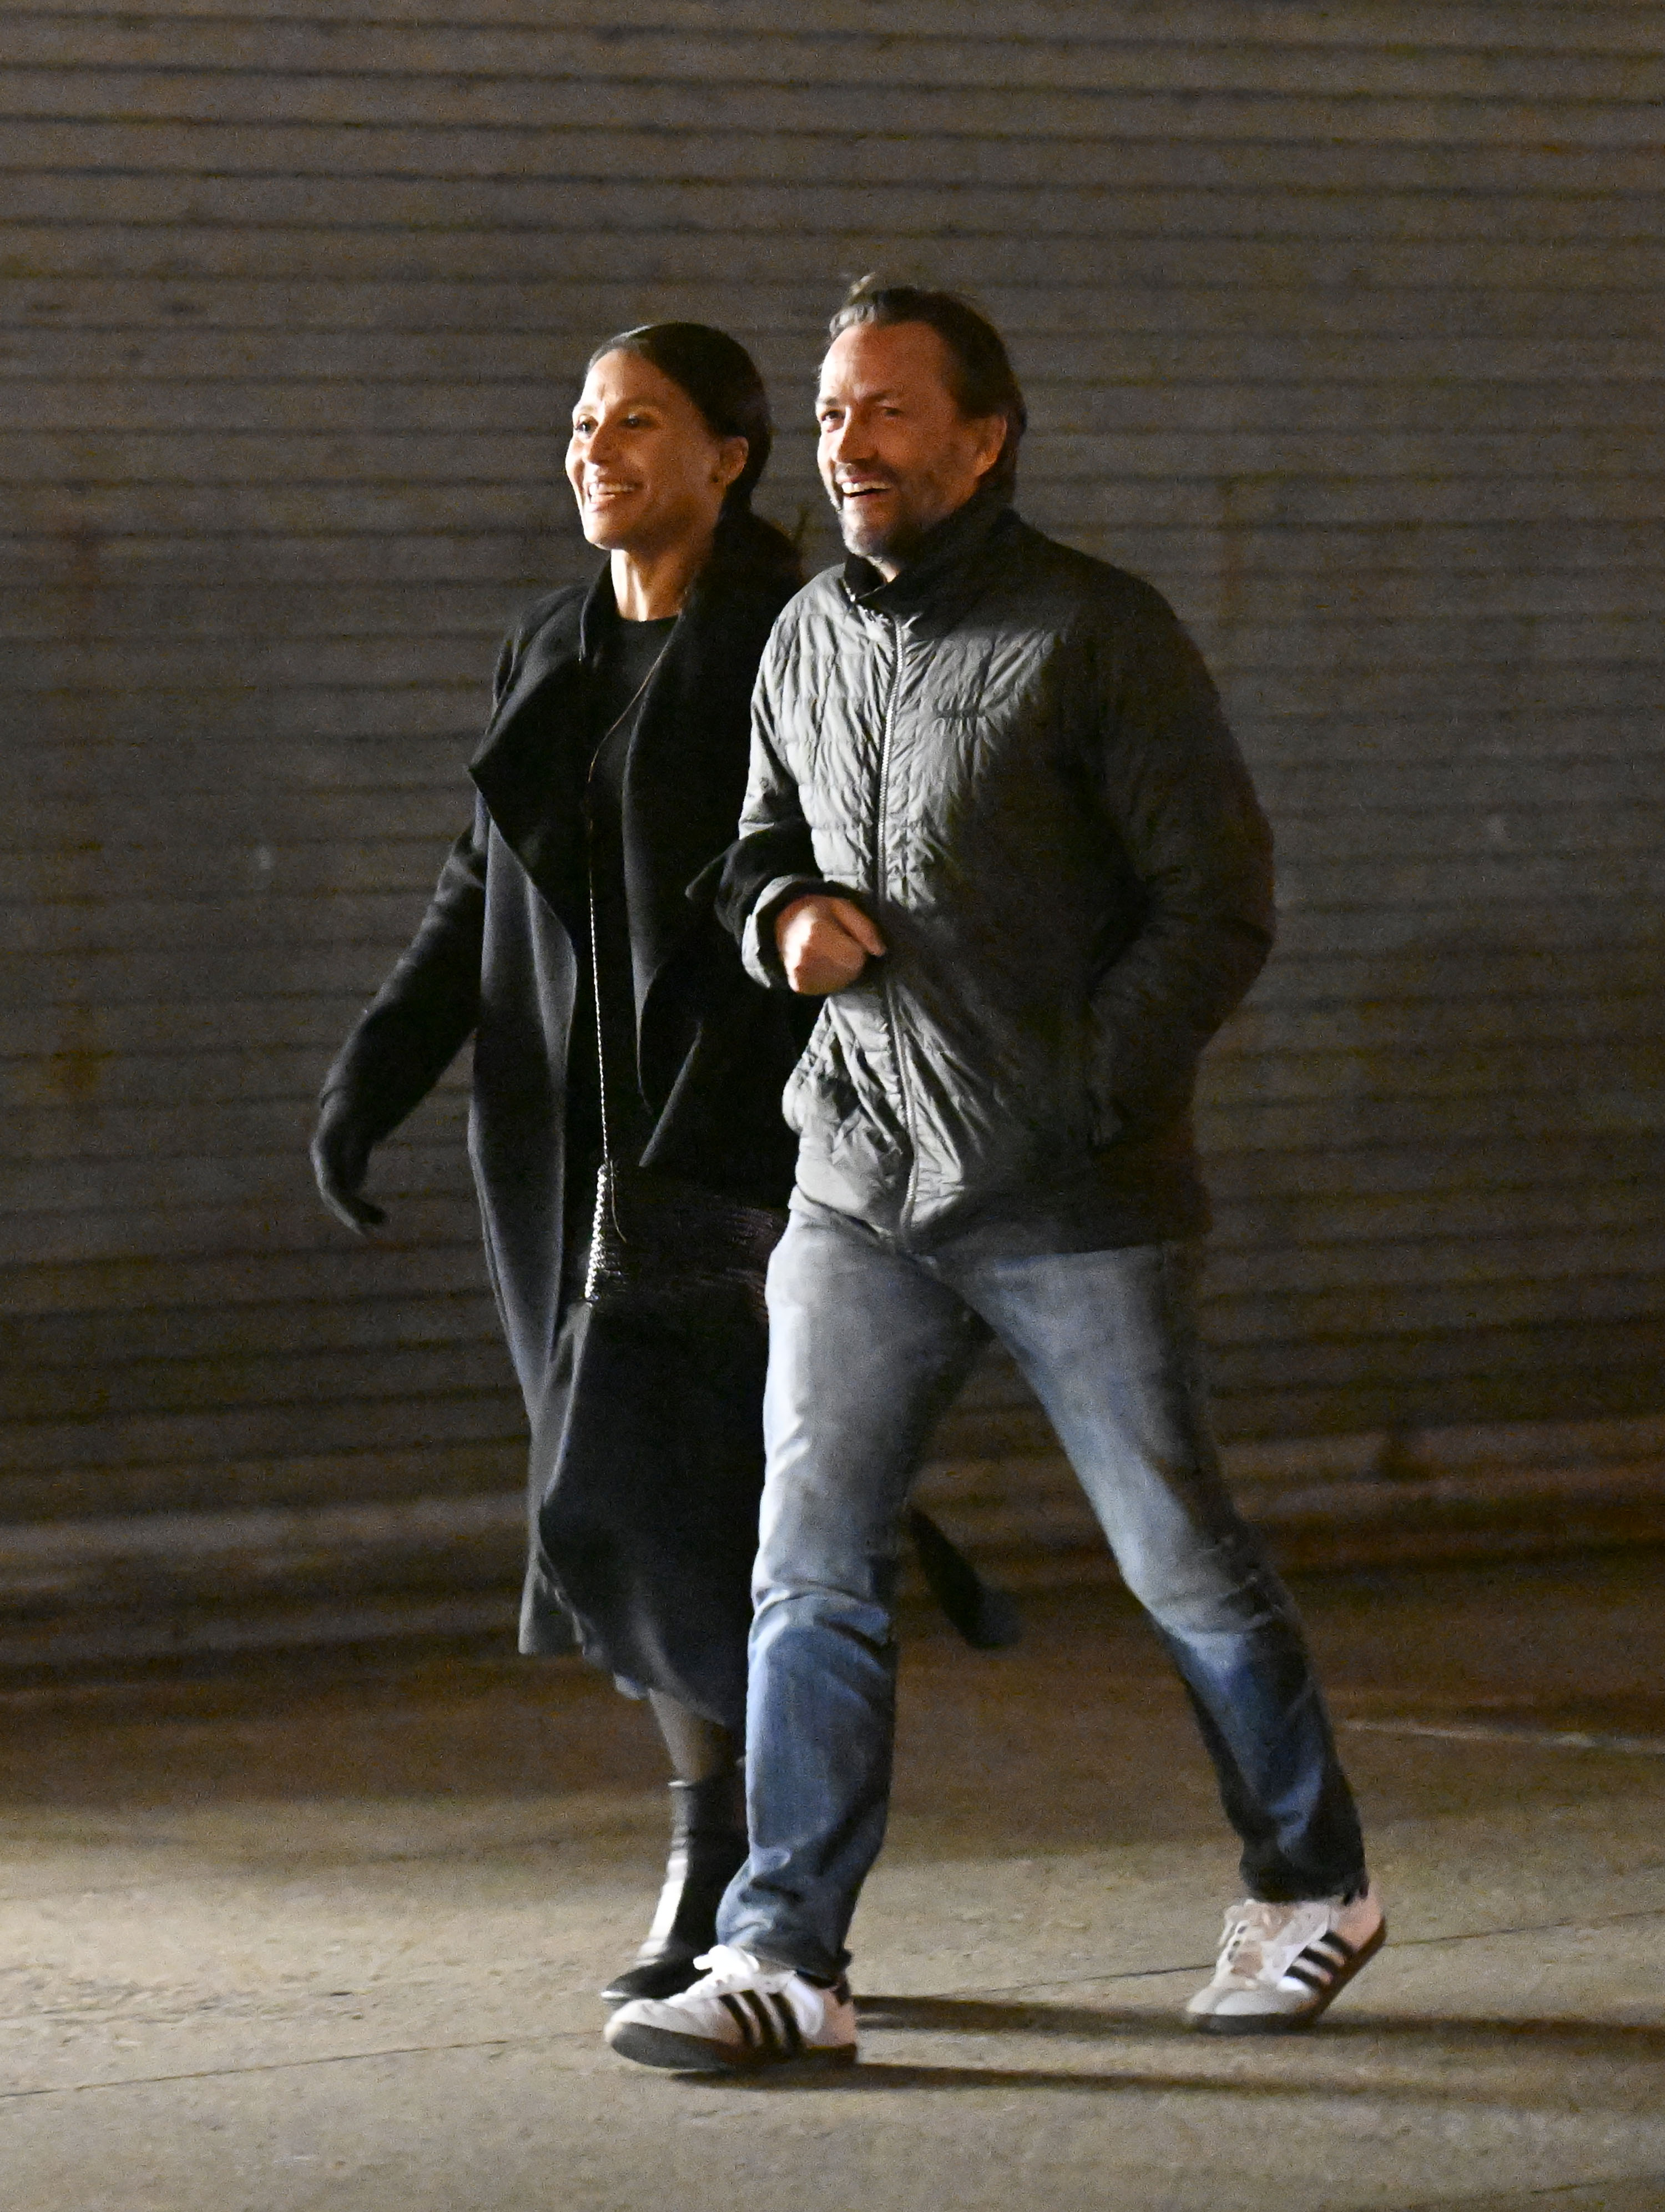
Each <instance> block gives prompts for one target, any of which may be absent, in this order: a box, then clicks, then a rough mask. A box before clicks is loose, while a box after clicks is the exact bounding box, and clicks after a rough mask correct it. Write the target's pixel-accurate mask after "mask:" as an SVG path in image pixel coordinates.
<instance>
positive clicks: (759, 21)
mask: <svg viewBox="0 0 1665 2212" xmlns="http://www.w3.org/2000/svg"><path fill="white" fill-rule="evenodd" d="M1660 12H1661V11H1660V9H1659V8H1658V7H1657V6H1656V5H1651V4H1650V5H1630V6H1624V7H1615V6H1613V5H1611V4H1609V5H1606V6H1603V5H1600V4H1592V5H1589V6H1579V5H1575V4H1566V0H1563V4H1561V5H1559V6H1556V5H1547V4H1542V0H1532V4H1529V5H1528V6H1525V7H1522V6H1521V5H1520V4H1518V0H1516V5H1514V6H1513V7H1511V8H1510V9H1507V10H1505V9H1504V8H1501V7H1497V6H1481V5H1477V4H1475V3H1474V0H1468V4H1466V5H1464V4H1447V0H1352V4H1350V5H1348V6H1346V7H1316V6H1310V5H1300V4H1291V0H1248V4H1245V0H1178V4H1172V5H1161V4H1157V0H1124V5H1123V6H1122V8H1121V13H1120V16H1119V18H1118V20H1119V21H1121V22H1122V23H1123V24H1125V25H1126V26H1127V33H1126V34H1125V35H1127V36H1128V37H1132V38H1135V39H1142V40H1145V41H1146V42H1150V41H1153V40H1154V41H1160V40H1170V41H1176V42H1179V43H1182V44H1186V45H1191V44H1199V43H1200V44H1206V43H1209V42H1210V41H1213V40H1218V41H1231V42H1234V43H1237V44H1239V45H1242V44H1266V45H1278V44H1285V45H1288V44H1294V45H1297V46H1315V47H1321V48H1322V47H1330V48H1340V49H1342V50H1344V51H1345V50H1347V49H1351V48H1358V47H1363V48H1364V49H1367V50H1368V49H1369V48H1370V47H1373V46H1382V45H1392V46H1427V47H1430V48H1431V49H1434V50H1438V49H1440V48H1443V47H1448V46H1449V47H1456V48H1459V49H1464V48H1474V49H1477V50H1480V51H1488V52H1489V51H1496V52H1517V51H1519V52H1544V53H1561V52H1589V53H1602V52H1614V53H1626V52H1635V51H1638V49H1640V50H1641V51H1643V52H1650V53H1651V52H1655V51H1656V44H1657V37H1658V27H1659V18H1660ZM816 15H817V29H818V30H819V31H820V33H822V35H823V36H830V35H833V34H835V33H854V34H856V35H858V36H873V35H878V36H880V37H885V38H890V37H895V36H896V35H898V34H899V33H907V34H908V36H910V37H917V38H921V39H926V38H933V37H944V38H949V39H953V40H965V39H967V38H968V37H977V36H981V35H983V34H984V33H987V34H988V35H990V36H993V37H996V38H1006V37H1012V38H1024V39H1033V38H1040V39H1043V40H1046V41H1047V42H1048V44H1058V45H1061V44H1068V43H1078V42H1085V43H1086V44H1088V45H1098V44H1101V43H1102V42H1103V40H1104V38H1105V27H1104V14H1103V7H1102V6H1100V5H1097V4H1095V0H885V4H884V6H882V7H878V6H876V5H875V0H817V11H816ZM25 18H26V20H29V21H37V22H39V23H43V24H52V23H55V22H58V21H70V22H75V23H77V24H79V23H84V22H87V21H93V22H94V23H96V22H99V21H106V20H113V21H116V22H118V23H120V24H122V25H125V26H135V25H137V24H140V23H143V24H150V25H155V26H157V27H163V26H171V25H173V24H174V23H178V24H179V25H181V26H183V27H187V28H195V27H199V26H202V25H204V24H215V23H225V24H238V23H242V22H246V21H249V20H250V19H251V18H252V19H254V20H255V21H258V22H260V23H263V24H278V23H281V24H285V25H294V24H303V25H308V26H319V27H337V26H338V27H342V28H343V29H345V30H348V31H349V32H353V33H356V32H358V31H360V30H362V29H363V28H365V27H374V28H375V29H376V30H378V31H380V30H382V29H387V28H391V29H396V30H403V29H408V28H416V29H422V30H427V29H430V28H439V29H444V30H459V29H464V28H470V29H473V28H478V29H482V30H486V31H490V32H495V33H503V32H528V33H533V34H534V35H542V34H544V33H547V31H548V28H549V19H548V16H547V15H546V14H544V13H543V12H541V11H540V10H538V9H534V8H531V7H528V6H527V5H526V0H365V5H363V6H362V7H360V6H357V5H354V6H350V7H349V6H345V5H343V4H342V0H158V4H155V5H152V6H150V7H149V8H147V9H146V10H145V12H144V14H143V15H142V16H136V15H134V14H133V13H132V11H131V10H114V9H112V8H111V6H110V5H109V0H33V4H31V5H29V6H28V7H27V9H26V10H25ZM562 21H563V23H564V24H565V25H566V26H568V27H569V28H574V29H576V28H579V27H582V28H585V29H593V30H598V31H600V32H602V33H605V34H609V35H617V34H618V33H619V32H620V30H621V28H622V27H621V25H620V23H619V17H618V9H617V5H616V4H614V0H566V4H565V5H564V6H563V9H562ZM780 25H781V18H780V12H779V9H777V8H775V7H774V6H772V5H770V4H769V0H653V4H652V6H651V8H649V7H647V6H645V5H644V6H642V7H640V8H638V9H635V11H633V14H632V17H631V21H630V24H629V33H635V34H637V35H640V34H641V33H643V32H651V33H665V34H671V33H682V34H685V33H690V32H693V33H700V32H711V31H715V32H718V33H726V34H731V35H732V33H733V32H734V31H735V30H737V29H744V30H748V31H750V30H756V31H758V32H761V33H775V32H778V30H779V29H780ZM627 34H628V33H627Z"/></svg>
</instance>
